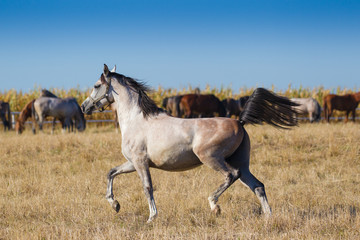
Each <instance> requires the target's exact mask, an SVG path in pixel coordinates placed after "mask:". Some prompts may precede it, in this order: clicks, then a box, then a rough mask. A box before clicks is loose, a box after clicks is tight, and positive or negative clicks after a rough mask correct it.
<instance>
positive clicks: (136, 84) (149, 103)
mask: <svg viewBox="0 0 360 240" xmlns="http://www.w3.org/2000/svg"><path fill="white" fill-rule="evenodd" d="M109 75H110V77H114V78H115V79H116V80H117V81H118V82H119V83H120V84H121V85H124V86H126V87H128V88H130V89H131V90H132V91H134V92H135V93H137V94H138V102H137V103H138V106H139V107H140V109H141V111H142V113H143V115H144V118H147V117H149V116H156V115H158V114H159V113H162V112H164V110H163V109H162V108H159V107H158V106H157V105H156V103H155V102H154V100H152V99H151V98H150V97H149V96H148V95H147V92H150V91H151V90H150V88H149V87H148V86H147V85H146V84H145V83H143V82H140V81H137V80H135V79H133V78H131V77H127V76H124V75H122V74H119V73H114V72H110V73H109Z"/></svg>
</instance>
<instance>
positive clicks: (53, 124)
mask: <svg viewBox="0 0 360 240" xmlns="http://www.w3.org/2000/svg"><path fill="white" fill-rule="evenodd" d="M55 124H56V118H54V119H53V122H52V129H51V134H54V131H55Z"/></svg>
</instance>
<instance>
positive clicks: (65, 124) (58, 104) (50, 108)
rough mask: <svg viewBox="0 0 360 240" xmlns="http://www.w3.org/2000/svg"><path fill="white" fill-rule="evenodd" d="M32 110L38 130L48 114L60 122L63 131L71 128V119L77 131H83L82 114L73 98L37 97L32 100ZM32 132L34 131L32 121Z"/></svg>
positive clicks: (84, 122)
mask: <svg viewBox="0 0 360 240" xmlns="http://www.w3.org/2000/svg"><path fill="white" fill-rule="evenodd" d="M32 111H33V112H32V113H33V116H35V119H36V120H37V121H38V124H39V129H40V130H42V128H43V122H44V120H45V118H46V117H48V116H52V117H54V118H57V119H59V120H60V121H61V122H62V129H63V131H65V130H66V129H68V131H70V129H71V130H72V129H73V121H72V120H73V119H74V120H75V127H76V129H77V130H78V131H80V132H81V131H84V130H85V128H86V121H85V118H84V114H83V113H82V111H81V109H80V106H79V104H78V103H77V101H76V99H75V98H64V99H62V98H54V97H39V98H38V99H36V100H35V101H34V103H33V108H32ZM33 132H34V133H35V123H34V122H33Z"/></svg>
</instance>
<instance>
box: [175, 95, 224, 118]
mask: <svg viewBox="0 0 360 240" xmlns="http://www.w3.org/2000/svg"><path fill="white" fill-rule="evenodd" d="M180 108H182V109H184V113H185V117H186V118H191V117H194V116H195V114H198V115H199V117H213V116H214V113H218V114H219V117H225V115H226V111H225V107H224V105H223V104H222V102H221V101H220V100H219V99H218V98H217V97H215V96H214V95H212V94H206V95H202V94H186V95H184V96H183V97H182V98H181V101H180Z"/></svg>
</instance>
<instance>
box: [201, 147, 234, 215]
mask: <svg viewBox="0 0 360 240" xmlns="http://www.w3.org/2000/svg"><path fill="white" fill-rule="evenodd" d="M194 152H195V154H196V155H197V156H198V158H199V159H200V161H201V162H202V163H203V164H204V165H206V166H208V167H210V168H212V169H214V170H215V171H219V172H221V173H222V174H223V175H225V182H224V183H223V184H221V185H220V186H219V187H218V189H217V190H216V191H215V192H213V193H212V194H211V195H210V196H209V197H208V200H209V204H210V208H211V211H213V212H214V213H215V214H216V215H219V214H220V212H221V210H220V206H219V205H217V204H216V203H217V201H218V199H219V197H220V195H221V194H223V193H224V192H225V190H226V189H228V188H229V187H230V186H231V185H232V184H233V183H234V182H235V180H237V179H238V178H239V171H237V170H236V169H235V168H233V167H231V166H230V165H229V164H227V163H226V162H225V159H224V158H223V157H220V156H218V157H215V156H209V155H208V151H204V152H205V153H204V154H202V153H196V150H195V151H194Z"/></svg>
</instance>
